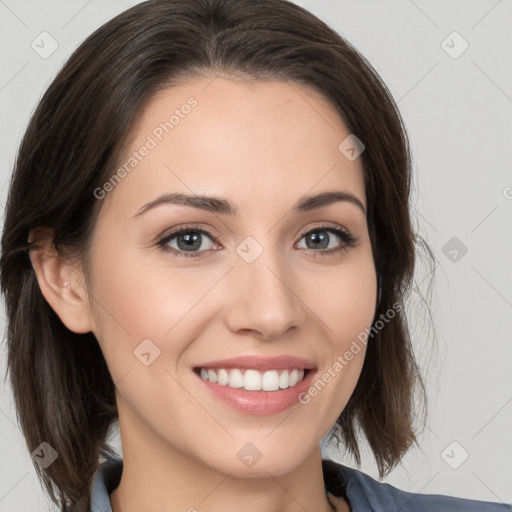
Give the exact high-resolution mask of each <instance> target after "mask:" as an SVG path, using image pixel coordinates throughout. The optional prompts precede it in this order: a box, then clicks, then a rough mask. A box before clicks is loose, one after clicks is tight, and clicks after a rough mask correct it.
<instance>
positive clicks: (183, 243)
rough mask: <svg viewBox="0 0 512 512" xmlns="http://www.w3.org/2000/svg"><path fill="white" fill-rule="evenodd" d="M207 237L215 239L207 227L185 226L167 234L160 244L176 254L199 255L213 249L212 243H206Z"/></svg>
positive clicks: (164, 248) (167, 250)
mask: <svg viewBox="0 0 512 512" xmlns="http://www.w3.org/2000/svg"><path fill="white" fill-rule="evenodd" d="M205 237H207V238H209V239H210V241H213V239H214V235H213V233H210V231H208V230H206V229H202V228H201V229H200V228H195V227H190V226H185V227H183V228H179V229H177V230H175V231H171V232H170V233H168V234H167V235H165V236H164V238H162V239H161V240H160V241H159V242H158V245H160V246H161V247H162V248H163V250H164V251H166V252H169V253H172V254H173V255H174V256H178V257H180V256H185V257H197V256H201V253H203V252H207V251H208V250H210V249H211V245H209V244H208V243H206V244H205V243H204V240H205ZM173 244H174V245H173ZM205 245H206V247H205Z"/></svg>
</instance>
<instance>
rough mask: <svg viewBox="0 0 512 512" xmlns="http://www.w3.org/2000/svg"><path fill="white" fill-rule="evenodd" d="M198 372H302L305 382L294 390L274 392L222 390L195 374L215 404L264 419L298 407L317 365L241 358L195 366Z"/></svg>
mask: <svg viewBox="0 0 512 512" xmlns="http://www.w3.org/2000/svg"><path fill="white" fill-rule="evenodd" d="M199 368H209V369H214V368H226V369H229V368H240V369H246V370H258V371H265V370H286V369H290V368H297V369H299V370H304V378H303V379H302V380H301V381H300V382H299V383H298V384H296V385H295V386H292V387H291V388H287V389H280V390H276V391H247V390H246V389H244V388H232V387H229V386H221V385H220V384H217V383H215V382H210V381H209V380H204V379H202V378H201V376H200V375H199V374H198V372H197V371H195V372H194V373H195V375H196V376H197V378H198V379H199V380H200V381H201V384H202V385H203V386H205V388H206V389H207V391H208V392H209V393H211V394H212V395H213V396H214V397H215V398H216V399H217V400H219V401H221V402H222V403H223V404H225V405H228V406H229V407H230V408H232V409H235V410H236V411H238V412H241V413H243V414H251V415H258V416H266V415H270V414H277V413H279V412H283V411H285V410H286V409H289V408H290V407H294V406H296V405H298V403H299V396H300V395H301V394H302V393H304V392H306V391H307V389H308V388H309V387H310V386H311V383H312V381H313V379H314V377H315V375H316V373H317V372H316V369H317V368H316V365H315V364H314V363H313V362H312V361H310V360H307V359H301V358H298V357H293V356H279V357H257V356H242V357H235V358H232V359H223V360H218V361H210V362H208V363H203V364H201V365H198V366H196V368H195V369H196V370H197V369H199Z"/></svg>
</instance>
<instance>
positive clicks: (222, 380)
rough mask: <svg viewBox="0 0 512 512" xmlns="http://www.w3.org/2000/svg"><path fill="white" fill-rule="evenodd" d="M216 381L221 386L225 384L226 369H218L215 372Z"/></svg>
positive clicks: (226, 379)
mask: <svg viewBox="0 0 512 512" xmlns="http://www.w3.org/2000/svg"><path fill="white" fill-rule="evenodd" d="M217 381H218V383H219V384H220V385H221V386H226V385H227V383H228V382H229V375H228V372H227V371H226V370H219V372H218V373H217Z"/></svg>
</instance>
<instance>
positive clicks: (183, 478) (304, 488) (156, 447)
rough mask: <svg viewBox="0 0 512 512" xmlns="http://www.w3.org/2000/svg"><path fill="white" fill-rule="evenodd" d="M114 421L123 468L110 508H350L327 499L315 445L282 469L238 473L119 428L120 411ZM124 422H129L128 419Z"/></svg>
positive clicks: (279, 511) (198, 511)
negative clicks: (287, 469) (247, 475)
mask: <svg viewBox="0 0 512 512" xmlns="http://www.w3.org/2000/svg"><path fill="white" fill-rule="evenodd" d="M127 423H128V422H127ZM119 424H120V430H121V439H122V445H123V473H122V476H121V481H120V483H119V486H118V487H117V488H116V489H115V490H114V491H113V492H112V493H111V495H110V501H111V506H112V510H113V512H136V511H140V510H144V511H145V512H174V511H180V512H183V511H188V512H221V511H222V512H224V511H225V510H244V511H245V512H253V511H254V512H256V511H257V512H261V511H265V512H299V511H301V512H303V511H304V510H315V511H318V512H332V511H333V510H341V511H345V510H346V511H348V510H349V509H348V506H347V507H346V505H345V502H343V501H340V500H339V499H338V500H335V501H333V500H332V499H331V501H333V503H335V505H334V506H333V505H332V504H331V503H330V502H329V500H328V498H327V495H326V492H325V487H324V480H323V472H322V457H321V451H320V447H319V446H317V447H316V448H315V449H314V450H313V451H312V452H311V453H310V454H309V455H308V456H307V457H306V459H304V460H303V461H302V463H300V464H299V465H298V466H297V467H295V468H294V469H293V470H292V471H290V472H288V473H286V474H281V475H279V476H273V475H272V474H271V473H269V472H267V475H268V476H266V477H261V478H260V477H258V478H239V477H236V476H234V475H232V474H230V473H228V474H224V473H221V472H219V471H218V470H216V469H215V468H212V467H211V466H208V465H206V464H205V463H204V462H202V461H201V460H198V459H197V458H195V457H192V456H189V455H188V454H186V453H183V452H182V451H179V450H177V449H176V448H175V447H171V446H169V445H168V444H165V446H164V443H163V442H162V441H159V440H158V439H157V438H156V437H155V436H153V437H152V436H151V435H140V432H137V436H135V435H134V434H135V431H134V430H133V429H132V428H129V429H124V428H123V426H124V425H123V422H122V417H121V416H120V422H119ZM129 425H130V427H133V423H131V422H130V423H129ZM146 434H147V433H146ZM135 439H136V440H137V442H134V440H135ZM141 440H143V441H142V442H141ZM345 507H346V508H345Z"/></svg>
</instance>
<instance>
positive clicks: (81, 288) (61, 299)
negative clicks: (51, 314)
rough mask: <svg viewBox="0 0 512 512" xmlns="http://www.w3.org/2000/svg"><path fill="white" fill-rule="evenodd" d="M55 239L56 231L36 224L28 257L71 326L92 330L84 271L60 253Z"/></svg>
mask: <svg viewBox="0 0 512 512" xmlns="http://www.w3.org/2000/svg"><path fill="white" fill-rule="evenodd" d="M53 239H54V231H53V229H51V228H43V227H40V228H34V229H32V230H31V231H30V234H29V239H28V241H29V242H31V249H30V251H29V257H30V261H31V263H32V267H33V269H34V272H35V273H36V276H37V281H38V283H39V288H40V289H41V292H42V294H43V296H44V298H45V299H46V301H47V302H48V304H50V306H51V307H52V309H53V310H54V311H55V313H56V314H57V315H58V317H59V318H60V319H61V320H62V323H63V324H64V325H65V326H66V327H67V328H68V329H69V330H71V331H73V332H76V333H87V332H90V331H92V318H91V313H90V308H89V296H88V294H87V290H86V288H85V279H84V275H83V273H82V271H81V270H80V269H78V268H77V267H76V264H75V265H73V264H72V263H71V262H70V261H68V260H66V259H64V258H62V257H61V256H60V255H59V254H58V253H57V251H56V249H55V246H54V243H53ZM32 246H33V247H32Z"/></svg>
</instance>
